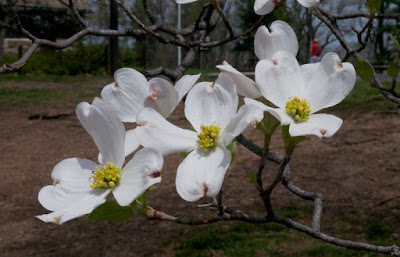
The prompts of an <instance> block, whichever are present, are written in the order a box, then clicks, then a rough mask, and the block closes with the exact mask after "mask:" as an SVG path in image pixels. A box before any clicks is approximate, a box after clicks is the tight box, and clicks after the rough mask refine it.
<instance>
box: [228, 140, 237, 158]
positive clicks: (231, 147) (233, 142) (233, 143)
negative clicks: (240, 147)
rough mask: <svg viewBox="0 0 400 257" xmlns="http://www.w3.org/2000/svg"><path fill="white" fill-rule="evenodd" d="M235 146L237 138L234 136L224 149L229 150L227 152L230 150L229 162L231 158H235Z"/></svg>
mask: <svg viewBox="0 0 400 257" xmlns="http://www.w3.org/2000/svg"><path fill="white" fill-rule="evenodd" d="M236 148H237V140H236V138H235V139H234V140H233V141H232V143H230V144H229V145H228V146H227V147H226V149H228V150H229V152H231V157H232V158H231V164H232V163H233V160H234V159H235V154H236Z"/></svg>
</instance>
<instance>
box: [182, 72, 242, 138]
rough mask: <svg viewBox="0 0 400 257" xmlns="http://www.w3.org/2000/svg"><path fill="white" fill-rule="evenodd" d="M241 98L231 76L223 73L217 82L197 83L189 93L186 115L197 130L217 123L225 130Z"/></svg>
mask: <svg viewBox="0 0 400 257" xmlns="http://www.w3.org/2000/svg"><path fill="white" fill-rule="evenodd" d="M238 103H239V99H238V95H237V94H236V88H235V85H234V83H233V81H232V80H231V78H230V77H229V76H228V75H226V74H224V73H221V74H220V75H219V77H218V79H217V81H216V82H215V83H211V82H201V83H198V84H196V85H195V86H194V87H193V88H192V90H190V92H189V94H188V95H187V98H186V102H185V116H186V118H187V120H188V121H189V122H190V123H191V124H192V126H193V128H194V129H195V130H196V131H198V132H199V131H200V126H201V125H202V124H204V125H206V126H209V125H211V124H213V123H216V124H217V125H219V126H220V127H221V130H223V129H224V128H225V127H226V125H228V123H229V121H230V119H231V117H232V116H233V115H235V113H236V110H237V107H238Z"/></svg>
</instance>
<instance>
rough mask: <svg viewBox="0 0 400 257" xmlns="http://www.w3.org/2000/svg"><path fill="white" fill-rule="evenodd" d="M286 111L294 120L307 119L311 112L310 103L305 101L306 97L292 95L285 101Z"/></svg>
mask: <svg viewBox="0 0 400 257" xmlns="http://www.w3.org/2000/svg"><path fill="white" fill-rule="evenodd" d="M286 111H287V112H288V113H289V114H290V115H291V116H292V117H293V118H294V119H295V120H296V121H308V115H309V114H310V113H311V107H310V104H309V103H307V100H306V99H300V98H298V97H293V98H291V99H290V100H289V101H287V102H286Z"/></svg>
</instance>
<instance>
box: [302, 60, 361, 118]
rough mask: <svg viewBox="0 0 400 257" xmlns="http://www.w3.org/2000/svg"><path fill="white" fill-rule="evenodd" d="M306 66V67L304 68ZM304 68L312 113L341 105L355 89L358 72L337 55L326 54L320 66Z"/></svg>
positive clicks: (313, 65) (309, 65)
mask: <svg viewBox="0 0 400 257" xmlns="http://www.w3.org/2000/svg"><path fill="white" fill-rule="evenodd" d="M303 66H304V67H303ZM303 66H302V68H301V69H302V73H303V76H304V80H305V81H307V83H306V90H307V100H309V101H310V104H311V113H315V112H317V111H319V110H321V109H323V108H327V107H330V106H334V105H336V104H338V103H340V102H341V101H342V100H343V99H344V98H345V97H346V96H347V95H348V94H349V93H350V92H351V90H352V89H353V87H354V84H355V82H356V72H355V69H354V67H353V65H352V64H351V63H348V62H345V63H342V62H341V60H340V59H339V56H337V54H335V53H329V54H326V55H325V56H324V57H323V59H322V61H321V62H320V63H318V64H308V65H303Z"/></svg>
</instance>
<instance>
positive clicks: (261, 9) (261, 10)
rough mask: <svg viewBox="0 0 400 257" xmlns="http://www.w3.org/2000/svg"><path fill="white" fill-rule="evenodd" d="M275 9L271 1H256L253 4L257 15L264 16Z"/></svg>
mask: <svg viewBox="0 0 400 257" xmlns="http://www.w3.org/2000/svg"><path fill="white" fill-rule="evenodd" d="M274 8H275V4H274V1H273V0H256V2H255V3H254V12H255V13H256V14H258V15H265V14H268V13H270V12H272V11H273V10H274Z"/></svg>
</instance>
